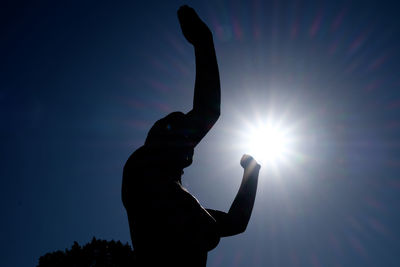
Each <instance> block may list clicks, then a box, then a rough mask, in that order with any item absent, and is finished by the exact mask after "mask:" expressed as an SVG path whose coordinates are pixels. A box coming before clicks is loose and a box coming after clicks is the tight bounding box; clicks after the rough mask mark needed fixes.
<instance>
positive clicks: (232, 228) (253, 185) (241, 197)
mask: <svg viewBox="0 0 400 267" xmlns="http://www.w3.org/2000/svg"><path fill="white" fill-rule="evenodd" d="M240 164H241V165H242V167H243V169H244V174H243V179H242V183H241V185H240V188H239V191H238V193H237V195H236V197H235V200H234V201H233V203H232V205H231V208H230V209H229V212H228V213H225V212H222V211H216V210H210V209H208V210H207V211H208V212H209V213H210V214H211V216H213V218H214V219H215V220H216V222H217V226H218V229H219V230H218V231H219V233H220V236H221V237H224V236H231V235H237V234H240V233H243V232H244V231H245V230H246V228H247V224H248V223H249V220H250V216H251V212H252V210H253V206H254V201H255V198H256V192H257V184H258V174H259V171H260V165H259V164H258V163H257V162H256V161H255V160H254V159H253V158H252V157H251V156H249V155H243V157H242V159H241V161H240Z"/></svg>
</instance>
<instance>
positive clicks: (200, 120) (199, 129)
mask: <svg viewBox="0 0 400 267" xmlns="http://www.w3.org/2000/svg"><path fill="white" fill-rule="evenodd" d="M185 116H186V123H187V129H188V131H187V133H188V137H189V139H190V140H191V141H192V143H193V147H195V146H196V145H197V144H198V143H199V142H200V141H201V139H203V138H204V136H205V135H206V134H207V133H208V132H209V131H210V129H211V128H212V127H213V126H214V124H215V123H216V122H217V120H218V118H219V113H215V112H211V111H206V110H204V111H203V110H194V109H193V110H191V111H189V112H188V113H187V114H186V115H185Z"/></svg>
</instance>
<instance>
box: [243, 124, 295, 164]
mask: <svg viewBox="0 0 400 267" xmlns="http://www.w3.org/2000/svg"><path fill="white" fill-rule="evenodd" d="M245 138H246V141H245V143H246V144H245V147H246V148H247V149H248V151H249V154H250V155H252V156H253V157H254V158H256V159H257V160H258V161H260V162H261V163H277V162H278V161H282V160H284V159H285V157H286V156H287V154H288V152H289V149H290V141H291V140H290V136H289V133H288V131H287V130H285V129H284V128H282V127H280V126H279V125H276V124H273V123H265V124H260V125H257V126H254V127H250V129H249V130H248V134H247V135H246V137H245Z"/></svg>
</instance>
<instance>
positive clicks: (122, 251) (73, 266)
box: [38, 237, 135, 267]
mask: <svg viewBox="0 0 400 267" xmlns="http://www.w3.org/2000/svg"><path fill="white" fill-rule="evenodd" d="M64 266H65V267H81V266H82V267H89V266H90V267H92V266H98V267H99V266H110V267H111V266H112V267H125V266H126V267H127V266H130V267H132V266H135V265H134V256H133V251H132V248H131V247H130V246H129V245H128V243H127V244H125V245H123V244H122V243H121V242H120V241H117V242H115V241H114V240H111V241H107V240H101V239H96V238H95V237H93V239H92V241H91V242H90V243H88V244H86V245H84V246H82V247H81V246H80V245H79V244H78V242H74V244H73V245H72V247H71V249H66V250H65V251H61V250H57V251H55V252H49V253H47V254H45V255H43V256H41V257H40V258H39V265H38V267H64Z"/></svg>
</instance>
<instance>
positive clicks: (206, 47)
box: [193, 36, 221, 121]
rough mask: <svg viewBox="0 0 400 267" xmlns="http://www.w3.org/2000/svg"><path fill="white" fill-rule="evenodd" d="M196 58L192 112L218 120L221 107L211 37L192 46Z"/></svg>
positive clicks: (217, 73)
mask: <svg viewBox="0 0 400 267" xmlns="http://www.w3.org/2000/svg"><path fill="white" fill-rule="evenodd" d="M194 50H195V56H196V81H195V91H194V101H193V110H194V111H195V112H201V113H204V112H205V113H206V114H207V115H208V116H212V118H211V119H213V120H215V121H216V119H218V117H219V115H220V105H221V88H220V80H219V71H218V64H217V57H216V54H215V49H214V43H213V40H212V36H210V37H209V38H205V40H204V41H203V42H201V43H198V44H196V45H195V46H194Z"/></svg>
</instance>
